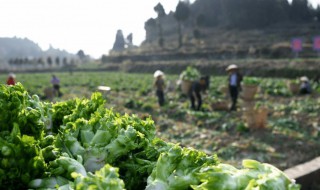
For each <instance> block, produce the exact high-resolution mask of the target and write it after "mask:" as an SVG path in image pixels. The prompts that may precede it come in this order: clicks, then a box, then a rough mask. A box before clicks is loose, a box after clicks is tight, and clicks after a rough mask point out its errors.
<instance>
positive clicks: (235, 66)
mask: <svg viewBox="0 0 320 190" xmlns="http://www.w3.org/2000/svg"><path fill="white" fill-rule="evenodd" d="M233 69H238V66H237V65H235V64H232V65H229V66H228V67H227V68H226V71H231V70H233Z"/></svg>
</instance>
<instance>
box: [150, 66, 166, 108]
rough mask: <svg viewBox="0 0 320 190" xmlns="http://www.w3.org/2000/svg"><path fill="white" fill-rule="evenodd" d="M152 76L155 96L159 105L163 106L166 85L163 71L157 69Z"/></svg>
mask: <svg viewBox="0 0 320 190" xmlns="http://www.w3.org/2000/svg"><path fill="white" fill-rule="evenodd" d="M153 77H154V78H155V81H154V83H153V86H154V87H155V88H156V96H157V97H158V103H159V106H163V105H164V102H165V99H164V89H165V87H166V85H165V82H164V73H163V72H162V71H160V70H157V71H156V72H155V73H154V75H153Z"/></svg>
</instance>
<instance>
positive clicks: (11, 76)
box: [7, 73, 16, 85]
mask: <svg viewBox="0 0 320 190" xmlns="http://www.w3.org/2000/svg"><path fill="white" fill-rule="evenodd" d="M15 84H16V75H15V74H13V73H10V74H9V76H8V79H7V85H15Z"/></svg>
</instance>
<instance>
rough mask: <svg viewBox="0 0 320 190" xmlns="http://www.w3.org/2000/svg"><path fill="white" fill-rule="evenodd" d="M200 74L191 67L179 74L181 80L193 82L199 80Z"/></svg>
mask: <svg viewBox="0 0 320 190" xmlns="http://www.w3.org/2000/svg"><path fill="white" fill-rule="evenodd" d="M200 76H201V74H200V72H199V70H198V69H196V68H195V67H192V66H188V67H187V68H186V69H185V70H183V71H182V73H181V74H180V79H181V80H188V81H195V80H198V79H200Z"/></svg>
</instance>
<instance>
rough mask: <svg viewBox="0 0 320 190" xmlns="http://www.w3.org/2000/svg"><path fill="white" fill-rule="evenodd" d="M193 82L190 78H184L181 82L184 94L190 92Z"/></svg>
mask: <svg viewBox="0 0 320 190" xmlns="http://www.w3.org/2000/svg"><path fill="white" fill-rule="evenodd" d="M191 85H192V82H191V81H189V80H182V82H181V91H182V93H184V94H188V93H189V91H190V89H191Z"/></svg>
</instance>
